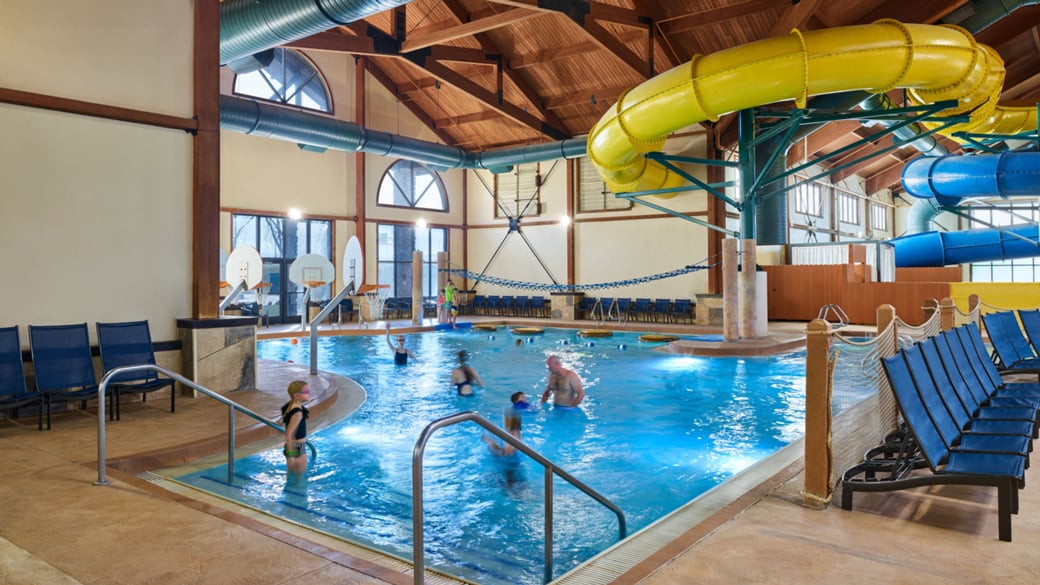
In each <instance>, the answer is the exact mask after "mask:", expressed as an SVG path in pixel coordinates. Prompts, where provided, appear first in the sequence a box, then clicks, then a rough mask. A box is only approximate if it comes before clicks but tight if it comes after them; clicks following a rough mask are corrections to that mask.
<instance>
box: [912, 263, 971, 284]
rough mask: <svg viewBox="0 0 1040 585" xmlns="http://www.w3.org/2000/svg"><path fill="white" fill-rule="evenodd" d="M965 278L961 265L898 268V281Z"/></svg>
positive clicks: (939, 280) (943, 280)
mask: <svg viewBox="0 0 1040 585" xmlns="http://www.w3.org/2000/svg"><path fill="white" fill-rule="evenodd" d="M963 278H964V271H963V270H962V269H961V267H960V266H942V267H939V268H896V282H960V281H961V280H963Z"/></svg>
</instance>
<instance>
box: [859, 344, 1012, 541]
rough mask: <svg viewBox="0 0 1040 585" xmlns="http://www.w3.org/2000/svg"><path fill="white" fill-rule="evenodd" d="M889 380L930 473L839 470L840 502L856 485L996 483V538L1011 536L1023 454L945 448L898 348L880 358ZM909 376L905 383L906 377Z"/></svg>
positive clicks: (894, 487) (867, 487)
mask: <svg viewBox="0 0 1040 585" xmlns="http://www.w3.org/2000/svg"><path fill="white" fill-rule="evenodd" d="M882 366H883V367H884V370H885V375H886V376H887V377H888V380H889V382H890V383H891V386H892V391H893V394H894V395H895V398H896V404H897V405H898V407H899V412H900V413H901V414H902V416H903V420H905V421H906V426H907V430H908V440H911V441H913V444H914V445H915V446H916V447H917V453H918V454H919V456H920V459H921V460H923V461H924V462H925V463H927V466H928V468H929V469H930V470H931V473H930V474H929V473H917V474H915V473H913V471H914V470H915V466H914V465H906V466H904V467H903V468H902V469H904V470H905V471H904V472H903V473H901V474H899V475H898V476H896V477H894V478H890V479H884V480H872V481H871V480H864V479H859V478H858V477H850V476H849V474H847V473H846V474H845V475H844V476H843V478H842V497H841V507H842V508H843V509H845V510H851V509H852V498H853V494H854V492H856V491H869V492H882V491H894V490H902V489H909V488H915V487H922V486H929V485H975V486H988V487H995V488H997V522H998V527H999V528H998V532H999V537H1000V540H1003V541H1006V542H1010V541H1011V515H1012V514H1016V513H1018V489H1019V488H1020V487H1021V486H1022V485H1023V482H1024V477H1025V457H1022V456H1021V455H1010V454H1005V453H980V452H974V451H969V452H964V451H953V450H950V449H949V448H948V447H947V446H946V444H945V443H944V442H943V439H942V435H940V434H939V431H938V430H936V427H935V424H934V423H933V422H932V419H931V415H930V413H929V411H928V409H927V408H926V407H925V405H924V403H923V402H922V401H921V398H920V396H919V395H918V393H917V391H916V387H915V386H914V384H913V383H912V377H911V375H910V369H909V368H908V367H907V365H906V361H905V360H904V357H903V355H902V353H898V354H896V355H895V356H893V357H890V358H885V359H884V360H882ZM908 381H909V383H908Z"/></svg>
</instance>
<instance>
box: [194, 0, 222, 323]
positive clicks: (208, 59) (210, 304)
mask: <svg viewBox="0 0 1040 585" xmlns="http://www.w3.org/2000/svg"><path fill="white" fill-rule="evenodd" d="M194 28H195V55H194V71H195V72H194V79H195V87H194V108H195V118H196V119H197V120H198V131H197V133H196V135H195V140H194V141H193V143H192V158H193V173H192V209H193V221H192V228H191V230H192V233H191V235H192V249H191V254H192V267H193V279H192V286H191V314H192V317H193V318H195V319H216V318H218V317H220V307H219V298H220V256H219V254H218V253H217V251H218V250H219V249H220V59H219V55H220V1H219V0H195V27H194Z"/></svg>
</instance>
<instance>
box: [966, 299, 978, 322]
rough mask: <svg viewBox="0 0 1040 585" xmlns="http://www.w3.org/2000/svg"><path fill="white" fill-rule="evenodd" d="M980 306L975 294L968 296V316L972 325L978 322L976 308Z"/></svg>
mask: <svg viewBox="0 0 1040 585" xmlns="http://www.w3.org/2000/svg"><path fill="white" fill-rule="evenodd" d="M980 304H981V302H980V300H979V295H977V294H975V293H972V294H970V295H968V314H969V315H971V318H972V322H973V323H974V322H975V321H976V320H978V316H979V314H978V308H979V305H980Z"/></svg>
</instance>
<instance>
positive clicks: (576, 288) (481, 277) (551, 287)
mask: <svg viewBox="0 0 1040 585" xmlns="http://www.w3.org/2000/svg"><path fill="white" fill-rule="evenodd" d="M713 266H715V263H709V262H708V259H704V260H702V261H701V262H699V263H697V264H691V265H689V266H685V267H683V268H677V269H675V270H669V271H668V272H662V273H660V274H654V275H651V276H640V277H637V278H630V279H628V280H617V281H614V282H599V283H594V284H548V283H543V282H523V281H520V280H509V279H508V278H499V277H497V276H488V275H486V274H478V273H474V272H470V271H468V270H463V269H459V268H448V269H443V270H441V272H447V273H448V274H451V275H452V276H456V277H458V278H463V279H466V280H472V281H476V282H486V283H488V284H497V285H499V286H504V287H506V288H518V289H524V290H537V291H549V292H585V291H591V290H602V289H605V288H620V287H624V286H632V285H634V284H642V283H644V282H652V281H655V280H662V279H665V278H672V277H674V276H682V275H683V274H689V273H691V272H697V271H700V270H707V269H708V268H711V267H713Z"/></svg>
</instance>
